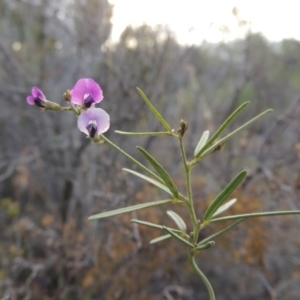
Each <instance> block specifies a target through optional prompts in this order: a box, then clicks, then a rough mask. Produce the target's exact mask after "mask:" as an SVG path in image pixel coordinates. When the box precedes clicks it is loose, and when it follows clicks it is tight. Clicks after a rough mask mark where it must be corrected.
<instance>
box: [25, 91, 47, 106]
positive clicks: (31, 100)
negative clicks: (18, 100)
mask: <svg viewBox="0 0 300 300" xmlns="http://www.w3.org/2000/svg"><path fill="white" fill-rule="evenodd" d="M31 94H32V95H31V96H28V97H27V103H28V104H29V105H36V106H38V107H41V108H45V107H46V103H47V100H46V97H45V95H44V93H43V92H42V91H41V90H40V89H38V88H37V87H33V88H32V90H31Z"/></svg>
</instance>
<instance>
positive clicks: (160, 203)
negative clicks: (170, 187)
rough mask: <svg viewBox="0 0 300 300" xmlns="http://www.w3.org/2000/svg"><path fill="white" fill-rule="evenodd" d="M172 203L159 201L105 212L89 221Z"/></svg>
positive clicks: (93, 216) (90, 218)
mask: <svg viewBox="0 0 300 300" xmlns="http://www.w3.org/2000/svg"><path fill="white" fill-rule="evenodd" d="M171 202H172V200H170V199H168V200H159V201H153V202H148V203H142V204H137V205H132V206H128V207H123V208H119V209H114V210H110V211H106V212H103V213H100V214H96V215H92V216H90V217H89V220H95V219H103V218H107V217H112V216H116V215H120V214H124V213H128V212H131V211H135V210H140V209H144V208H148V207H152V206H158V205H164V204H167V203H171Z"/></svg>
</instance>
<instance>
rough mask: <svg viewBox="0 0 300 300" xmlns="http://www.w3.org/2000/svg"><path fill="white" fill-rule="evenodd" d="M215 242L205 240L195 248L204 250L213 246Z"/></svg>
mask: <svg viewBox="0 0 300 300" xmlns="http://www.w3.org/2000/svg"><path fill="white" fill-rule="evenodd" d="M215 244H216V243H215V242H214V241H210V242H207V243H205V244H202V245H197V247H196V249H197V250H206V249H209V248H211V247H212V246H214V245H215Z"/></svg>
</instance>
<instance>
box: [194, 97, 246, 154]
mask: <svg viewBox="0 0 300 300" xmlns="http://www.w3.org/2000/svg"><path fill="white" fill-rule="evenodd" d="M249 103H250V102H245V103H243V104H242V105H241V106H239V107H238V108H237V109H236V110H235V111H234V112H233V113H232V114H231V115H230V116H229V117H228V118H227V119H226V121H225V122H224V123H223V124H222V125H221V127H220V128H219V129H218V130H217V131H216V132H215V134H214V135H213V136H212V137H211V138H210V139H209V141H208V142H207V143H206V145H205V146H203V147H202V149H201V150H200V151H199V152H198V153H197V155H196V156H197V157H199V156H201V154H202V153H203V152H204V151H205V150H206V149H208V148H209V147H210V146H211V145H212V144H213V143H214V141H215V140H216V139H217V138H218V137H219V136H220V135H221V134H222V133H223V131H224V130H225V129H226V128H227V127H228V126H229V125H230V124H231V122H232V121H233V120H234V119H235V118H236V117H237V116H238V114H239V113H240V112H241V111H242V110H243V109H244V108H245V107H246V106H247V105H248V104H249Z"/></svg>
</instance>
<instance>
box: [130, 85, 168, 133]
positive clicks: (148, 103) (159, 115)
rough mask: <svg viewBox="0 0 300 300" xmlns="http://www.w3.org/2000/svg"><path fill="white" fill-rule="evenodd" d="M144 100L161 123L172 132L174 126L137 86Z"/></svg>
mask: <svg viewBox="0 0 300 300" xmlns="http://www.w3.org/2000/svg"><path fill="white" fill-rule="evenodd" d="M136 89H137V91H138V92H139V94H140V95H141V97H142V98H143V100H144V101H145V102H146V104H147V105H148V107H149V108H150V110H151V111H152V112H153V114H154V115H155V117H156V118H157V119H158V120H159V121H160V123H161V124H162V125H163V126H164V127H165V128H166V129H167V130H168V131H170V132H172V127H171V126H170V125H169V124H168V122H167V121H166V120H165V119H164V118H163V117H162V115H161V114H160V113H159V112H158V110H157V109H156V108H155V107H154V106H153V104H152V103H151V102H150V100H149V99H148V98H147V97H146V95H145V94H144V92H143V91H142V90H141V89H140V88H136Z"/></svg>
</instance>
